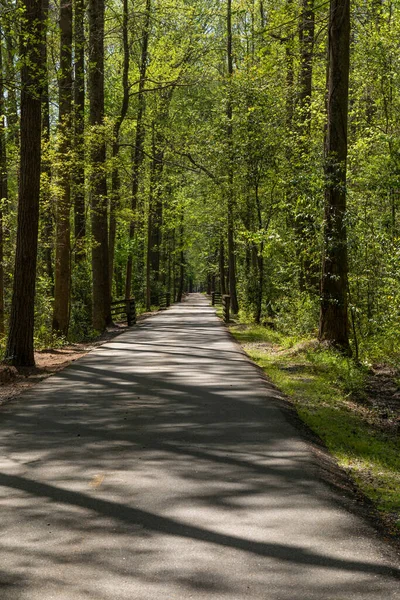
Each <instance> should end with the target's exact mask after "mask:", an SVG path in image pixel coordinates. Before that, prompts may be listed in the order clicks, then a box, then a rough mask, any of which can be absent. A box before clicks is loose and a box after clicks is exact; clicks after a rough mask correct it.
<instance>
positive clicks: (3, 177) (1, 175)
mask: <svg viewBox="0 0 400 600" xmlns="http://www.w3.org/2000/svg"><path fill="white" fill-rule="evenodd" d="M0 34H2V31H1V30H0ZM1 37H2V35H1ZM1 37H0V334H1V335H3V334H4V266H3V259H4V248H3V245H4V230H3V211H4V207H5V206H6V205H7V201H8V176H7V154H6V135H5V132H6V130H5V117H4V114H5V110H4V108H5V106H4V105H5V99H4V86H3V42H2V39H1Z"/></svg>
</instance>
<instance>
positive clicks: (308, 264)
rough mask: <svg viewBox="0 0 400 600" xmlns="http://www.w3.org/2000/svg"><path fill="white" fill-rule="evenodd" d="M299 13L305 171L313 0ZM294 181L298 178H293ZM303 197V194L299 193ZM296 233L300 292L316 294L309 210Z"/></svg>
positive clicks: (302, 215) (300, 214)
mask: <svg viewBox="0 0 400 600" xmlns="http://www.w3.org/2000/svg"><path fill="white" fill-rule="evenodd" d="M302 1H303V6H302V12H301V15H300V23H299V42H300V91H299V98H298V107H299V109H300V113H299V121H298V124H297V130H298V134H299V138H298V150H299V152H300V153H301V154H300V161H296V162H297V163H300V164H301V165H302V166H301V167H299V168H300V169H303V170H304V164H305V163H306V164H307V158H308V156H309V153H310V141H311V140H310V136H311V97H312V75H313V50H314V30H315V13H314V0H302ZM296 178H297V177H296ZM302 193H303V194H304V192H302ZM295 234H296V237H297V244H298V248H299V252H298V255H299V262H300V265H299V267H300V290H301V291H304V292H310V293H314V294H317V293H319V279H320V272H319V267H318V265H317V264H315V263H314V262H313V260H312V257H311V253H312V249H313V247H314V248H315V246H316V240H315V237H316V234H315V223H314V218H313V215H312V213H311V211H310V210H309V209H306V210H305V209H304V206H301V207H300V209H298V210H297V214H296V217H295Z"/></svg>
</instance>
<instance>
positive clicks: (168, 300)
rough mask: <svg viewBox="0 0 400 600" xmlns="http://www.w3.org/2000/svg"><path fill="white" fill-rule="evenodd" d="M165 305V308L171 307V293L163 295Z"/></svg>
mask: <svg viewBox="0 0 400 600" xmlns="http://www.w3.org/2000/svg"><path fill="white" fill-rule="evenodd" d="M165 304H166V307H167V308H168V307H169V306H171V292H167V293H166V294H165Z"/></svg>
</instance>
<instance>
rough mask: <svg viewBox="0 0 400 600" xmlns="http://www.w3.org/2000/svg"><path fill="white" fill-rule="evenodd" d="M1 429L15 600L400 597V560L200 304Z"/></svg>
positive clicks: (9, 413)
mask: <svg viewBox="0 0 400 600" xmlns="http://www.w3.org/2000/svg"><path fill="white" fill-rule="evenodd" d="M0 427H1V446H2V448H1V455H0V457H1V458H0V460H1V475H0V484H1V486H0V502H1V538H2V544H1V550H0V577H1V585H0V597H1V599H2V600H28V599H29V600H39V599H40V600H50V599H56V600H156V599H157V600H158V599H160V600H188V599H193V600H200V599H201V600H314V599H315V600H322V599H324V600H349V599H359V600H372V599H373V600H378V599H379V600H391V599H394V598H400V585H399V571H395V568H394V567H393V566H394V565H395V558H394V555H393V556H392V558H391V554H390V552H389V551H387V549H386V548H385V546H384V545H383V543H382V542H381V541H380V540H379V539H378V537H377V535H376V534H375V532H374V531H373V530H372V529H371V528H370V527H369V525H368V524H366V523H365V522H364V521H363V520H362V519H359V518H358V517H356V516H354V515H353V514H351V513H350V512H348V510H347V509H346V508H345V506H344V503H343V499H342V498H341V497H340V496H339V495H337V494H336V492H334V491H333V490H331V489H330V488H329V487H328V486H327V485H326V484H324V483H323V482H322V481H321V479H320V477H319V476H318V468H317V466H316V463H315V462H314V458H313V455H312V452H311V450H310V448H309V445H308V443H307V442H306V441H304V440H303V439H302V438H301V436H300V434H299V433H298V431H297V430H296V429H295V428H294V426H292V425H291V424H290V423H289V422H288V421H287V419H286V417H285V411H284V409H283V404H282V402H281V401H280V400H279V397H278V393H277V392H276V390H274V389H273V388H272V387H270V386H269V385H268V384H267V383H266V382H265V381H264V380H263V378H262V377H261V375H260V373H259V371H258V370H257V368H256V367H255V366H254V365H252V364H251V363H250V362H249V361H248V360H247V358H246V357H245V356H244V355H243V353H242V352H241V351H240V349H239V348H238V346H237V345H236V344H235V342H233V341H232V340H231V338H230V336H229V334H228V333H227V332H226V330H225V328H224V327H223V326H222V325H221V324H220V322H219V320H218V319H217V317H216V316H215V311H214V309H212V308H211V307H209V305H208V302H207V301H206V299H205V298H204V297H203V296H201V295H200V294H192V295H190V296H189V298H188V300H187V301H186V302H184V303H182V304H180V305H175V306H173V307H171V308H170V309H169V310H167V311H164V312H162V313H160V314H158V315H156V316H155V317H153V318H151V319H149V320H147V321H145V322H143V323H141V324H140V325H139V326H138V327H135V328H133V329H131V330H129V331H126V332H125V333H123V334H121V335H120V336H118V338H116V339H114V340H113V341H111V342H107V343H106V344H104V345H103V346H101V347H100V348H98V349H96V350H94V351H93V352H91V353H90V354H88V355H87V356H85V357H84V358H82V359H80V360H79V361H77V362H76V363H74V364H73V365H71V366H69V367H68V368H67V369H65V370H64V371H63V372H61V373H60V374H58V375H56V376H54V377H51V378H50V379H48V380H46V381H44V382H42V383H40V384H38V385H37V386H35V387H34V388H33V389H31V390H30V391H29V392H28V393H27V394H24V395H23V396H22V397H20V398H19V399H16V400H14V401H12V402H10V403H9V404H8V405H7V406H6V407H5V408H4V409H3V410H2V412H1V414H0ZM392 567H393V568H392Z"/></svg>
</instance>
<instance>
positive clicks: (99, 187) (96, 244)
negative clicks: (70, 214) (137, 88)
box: [89, 0, 111, 331]
mask: <svg viewBox="0 0 400 600" xmlns="http://www.w3.org/2000/svg"><path fill="white" fill-rule="evenodd" d="M89 52H90V56H89V99H90V125H91V126H92V128H93V130H94V138H95V139H94V140H93V142H92V148H91V163H92V170H93V174H92V180H91V190H90V201H91V221H92V237H93V247H92V277H93V313H92V323H93V328H94V329H96V330H98V331H103V330H104V329H105V327H106V326H107V325H109V324H110V323H111V294H110V278H109V274H108V268H109V267H108V265H109V256H108V219H107V177H106V172H105V161H106V144H105V139H104V132H103V131H102V126H103V124H104V0H89Z"/></svg>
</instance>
